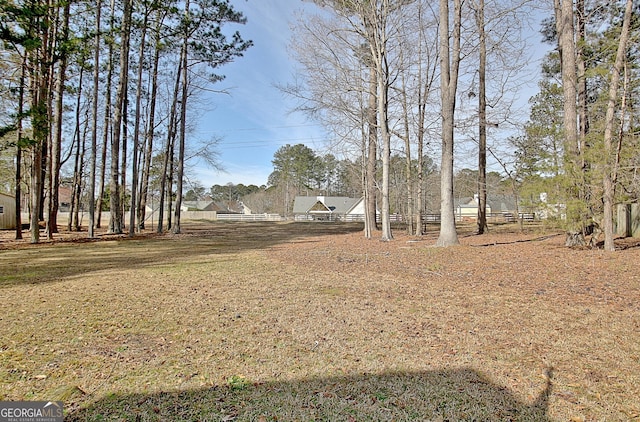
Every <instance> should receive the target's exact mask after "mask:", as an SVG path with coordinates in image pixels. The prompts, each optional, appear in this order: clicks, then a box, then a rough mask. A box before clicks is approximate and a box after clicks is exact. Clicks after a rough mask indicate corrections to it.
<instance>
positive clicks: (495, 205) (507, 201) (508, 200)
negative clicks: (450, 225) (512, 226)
mask: <svg viewBox="0 0 640 422" xmlns="http://www.w3.org/2000/svg"><path fill="white" fill-rule="evenodd" d="M487 205H489V207H491V211H492V212H502V211H514V210H515V209H516V203H515V201H514V200H513V197H511V196H508V195H487ZM454 206H455V207H456V208H457V207H462V208H466V207H471V208H476V207H477V206H478V204H477V203H476V202H475V200H474V198H473V197H470V196H468V197H464V198H460V199H456V200H455V201H454Z"/></svg>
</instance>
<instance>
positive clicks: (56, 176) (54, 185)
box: [47, 2, 70, 237]
mask: <svg viewBox="0 0 640 422" xmlns="http://www.w3.org/2000/svg"><path fill="white" fill-rule="evenodd" d="M69 13H70V2H65V3H64V10H63V17H62V28H61V31H60V32H61V34H60V38H61V40H60V42H61V43H65V42H67V41H68V39H69ZM61 51H62V53H61V54H60V64H59V68H58V81H57V84H58V86H57V88H56V107H55V116H54V122H55V131H54V133H55V138H53V139H52V142H51V157H50V166H49V210H48V211H49V217H48V219H47V234H48V237H52V235H53V233H58V208H59V205H60V198H59V191H58V189H59V187H60V167H61V162H60V154H61V149H62V120H63V118H64V106H63V104H64V103H63V100H64V91H65V82H66V71H67V60H68V54H67V52H66V48H61Z"/></svg>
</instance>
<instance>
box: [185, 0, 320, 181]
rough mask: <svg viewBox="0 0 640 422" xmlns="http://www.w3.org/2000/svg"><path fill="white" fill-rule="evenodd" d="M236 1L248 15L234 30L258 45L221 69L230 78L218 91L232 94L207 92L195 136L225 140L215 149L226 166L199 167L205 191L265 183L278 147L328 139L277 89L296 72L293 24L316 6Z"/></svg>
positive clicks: (296, 0)
mask: <svg viewBox="0 0 640 422" xmlns="http://www.w3.org/2000/svg"><path fill="white" fill-rule="evenodd" d="M232 4H233V5H234V7H235V9H236V10H239V11H241V12H242V13H243V14H244V15H245V17H247V24H246V25H235V26H233V30H236V29H237V30H239V31H240V33H241V34H242V36H243V38H244V39H250V40H252V41H253V43H254V45H253V47H251V48H250V49H249V50H247V52H246V53H245V55H244V56H243V57H241V58H238V59H236V61H234V62H233V63H230V64H228V65H226V66H224V67H222V68H220V69H219V73H222V74H224V75H226V79H225V80H224V81H222V82H220V83H218V84H216V86H215V87H214V89H216V90H221V89H226V90H228V92H229V94H228V95H227V94H219V93H218V94H216V93H211V94H207V96H206V98H205V99H204V102H205V104H204V105H205V107H206V108H207V111H206V112H205V113H204V114H200V115H199V116H198V122H197V125H196V130H195V133H194V134H193V136H194V137H196V138H199V139H210V138H211V137H218V138H221V141H220V143H219V145H218V148H217V149H218V151H219V153H220V162H221V164H222V166H223V167H224V169H225V171H222V172H220V171H216V170H213V169H209V168H207V167H205V166H202V165H200V164H198V165H197V167H196V168H195V177H196V179H198V180H199V181H200V182H201V183H202V185H203V186H204V187H205V188H206V189H208V188H210V187H211V186H212V185H215V184H219V185H226V184H227V183H234V184H238V183H243V184H245V185H249V184H254V185H258V186H260V185H264V184H266V183H267V178H268V177H269V174H270V173H271V172H272V171H273V166H272V165H271V160H272V159H273V154H274V153H275V152H276V151H277V150H278V148H280V147H281V146H283V145H286V144H292V145H294V144H298V143H304V144H305V145H307V146H309V147H310V148H312V149H317V148H319V147H321V146H322V143H323V140H324V135H323V132H322V128H321V127H319V126H318V125H317V124H315V123H314V122H311V121H309V120H308V119H306V118H305V116H304V115H301V114H300V113H292V109H293V107H294V105H295V101H294V100H293V99H291V98H287V97H286V96H285V95H284V94H283V93H282V92H281V91H280V90H278V88H277V87H275V85H276V84H285V83H286V82H287V81H289V80H291V78H292V75H293V61H292V59H291V58H290V57H289V55H288V45H289V42H290V31H289V27H290V22H292V21H293V19H295V17H296V15H297V14H298V12H299V11H300V9H301V8H306V9H314V8H315V6H314V5H313V4H309V3H307V2H302V1H301V0H266V1H265V0H233V1H232ZM228 29H232V28H231V26H229V27H228Z"/></svg>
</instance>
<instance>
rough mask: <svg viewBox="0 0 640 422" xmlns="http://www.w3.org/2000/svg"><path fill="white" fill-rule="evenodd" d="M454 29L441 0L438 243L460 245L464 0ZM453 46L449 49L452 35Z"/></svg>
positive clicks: (457, 9) (458, 6)
mask: <svg viewBox="0 0 640 422" xmlns="http://www.w3.org/2000/svg"><path fill="white" fill-rule="evenodd" d="M453 4H454V20H453V33H452V34H450V33H449V0H440V70H441V71H440V81H441V82H440V83H441V93H440V95H441V98H442V160H441V164H440V171H441V180H440V195H441V199H440V235H439V237H438V240H437V242H436V245H437V246H452V245H457V244H458V243H459V241H458V233H457V232H456V219H455V210H454V202H453V130H454V121H453V119H454V113H455V108H456V91H457V86H458V69H459V66H460V26H461V18H462V5H461V0H454V1H453ZM450 37H451V38H452V41H453V46H452V47H453V48H452V50H451V51H450V44H449V38H450Z"/></svg>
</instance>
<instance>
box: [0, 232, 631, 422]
mask: <svg viewBox="0 0 640 422" xmlns="http://www.w3.org/2000/svg"><path fill="white" fill-rule="evenodd" d="M183 227H184V230H183V234H181V235H172V234H166V235H162V236H158V235H146V236H138V237H136V238H134V239H129V238H127V237H126V236H109V235H102V236H100V239H99V240H97V241H86V239H84V238H76V239H75V240H74V239H73V238H72V239H67V240H64V241H63V240H62V239H64V237H65V236H60V237H59V239H61V240H60V241H57V242H51V243H44V244H42V245H29V244H28V243H27V242H26V241H25V242H15V241H10V240H7V239H8V237H7V235H6V234H5V235H3V236H4V237H3V239H4V240H0V400H62V401H63V402H64V404H65V411H66V413H67V415H66V417H65V421H233V420H235V421H309V420H317V421H386V420H396V421H402V420H416V421H424V420H431V421H465V420H467V421H485V420H487V421H493V420H495V421H629V420H631V421H633V420H639V421H640V335H639V334H640V248H639V247H637V245H634V244H633V242H628V241H627V245H631V246H632V247H627V248H625V249H622V250H619V251H617V252H615V253H605V252H603V251H600V250H577V249H567V248H565V247H564V246H563V241H564V237H563V236H562V235H560V234H557V235H556V234H554V233H543V232H539V231H533V230H530V231H529V232H524V233H520V232H516V231H514V232H509V231H505V230H498V229H492V230H491V231H490V233H489V234H487V235H484V236H471V235H465V233H464V230H462V231H461V245H460V246H456V247H452V248H447V249H441V248H434V247H432V245H433V244H434V243H435V239H436V237H437V232H429V233H428V234H427V235H426V236H424V237H423V238H421V239H415V238H412V237H408V236H406V235H405V234H404V233H402V232H401V231H394V236H395V240H394V241H392V242H380V241H378V240H365V239H364V238H363V237H362V233H361V226H359V225H357V224H348V225H344V224H323V223H322V224H313V223H221V222H218V223H207V222H200V223H190V224H187V225H183ZM85 235H86V233H84V234H82V236H85ZM67 237H70V236H67ZM635 240H638V239H635ZM636 243H637V242H636Z"/></svg>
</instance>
